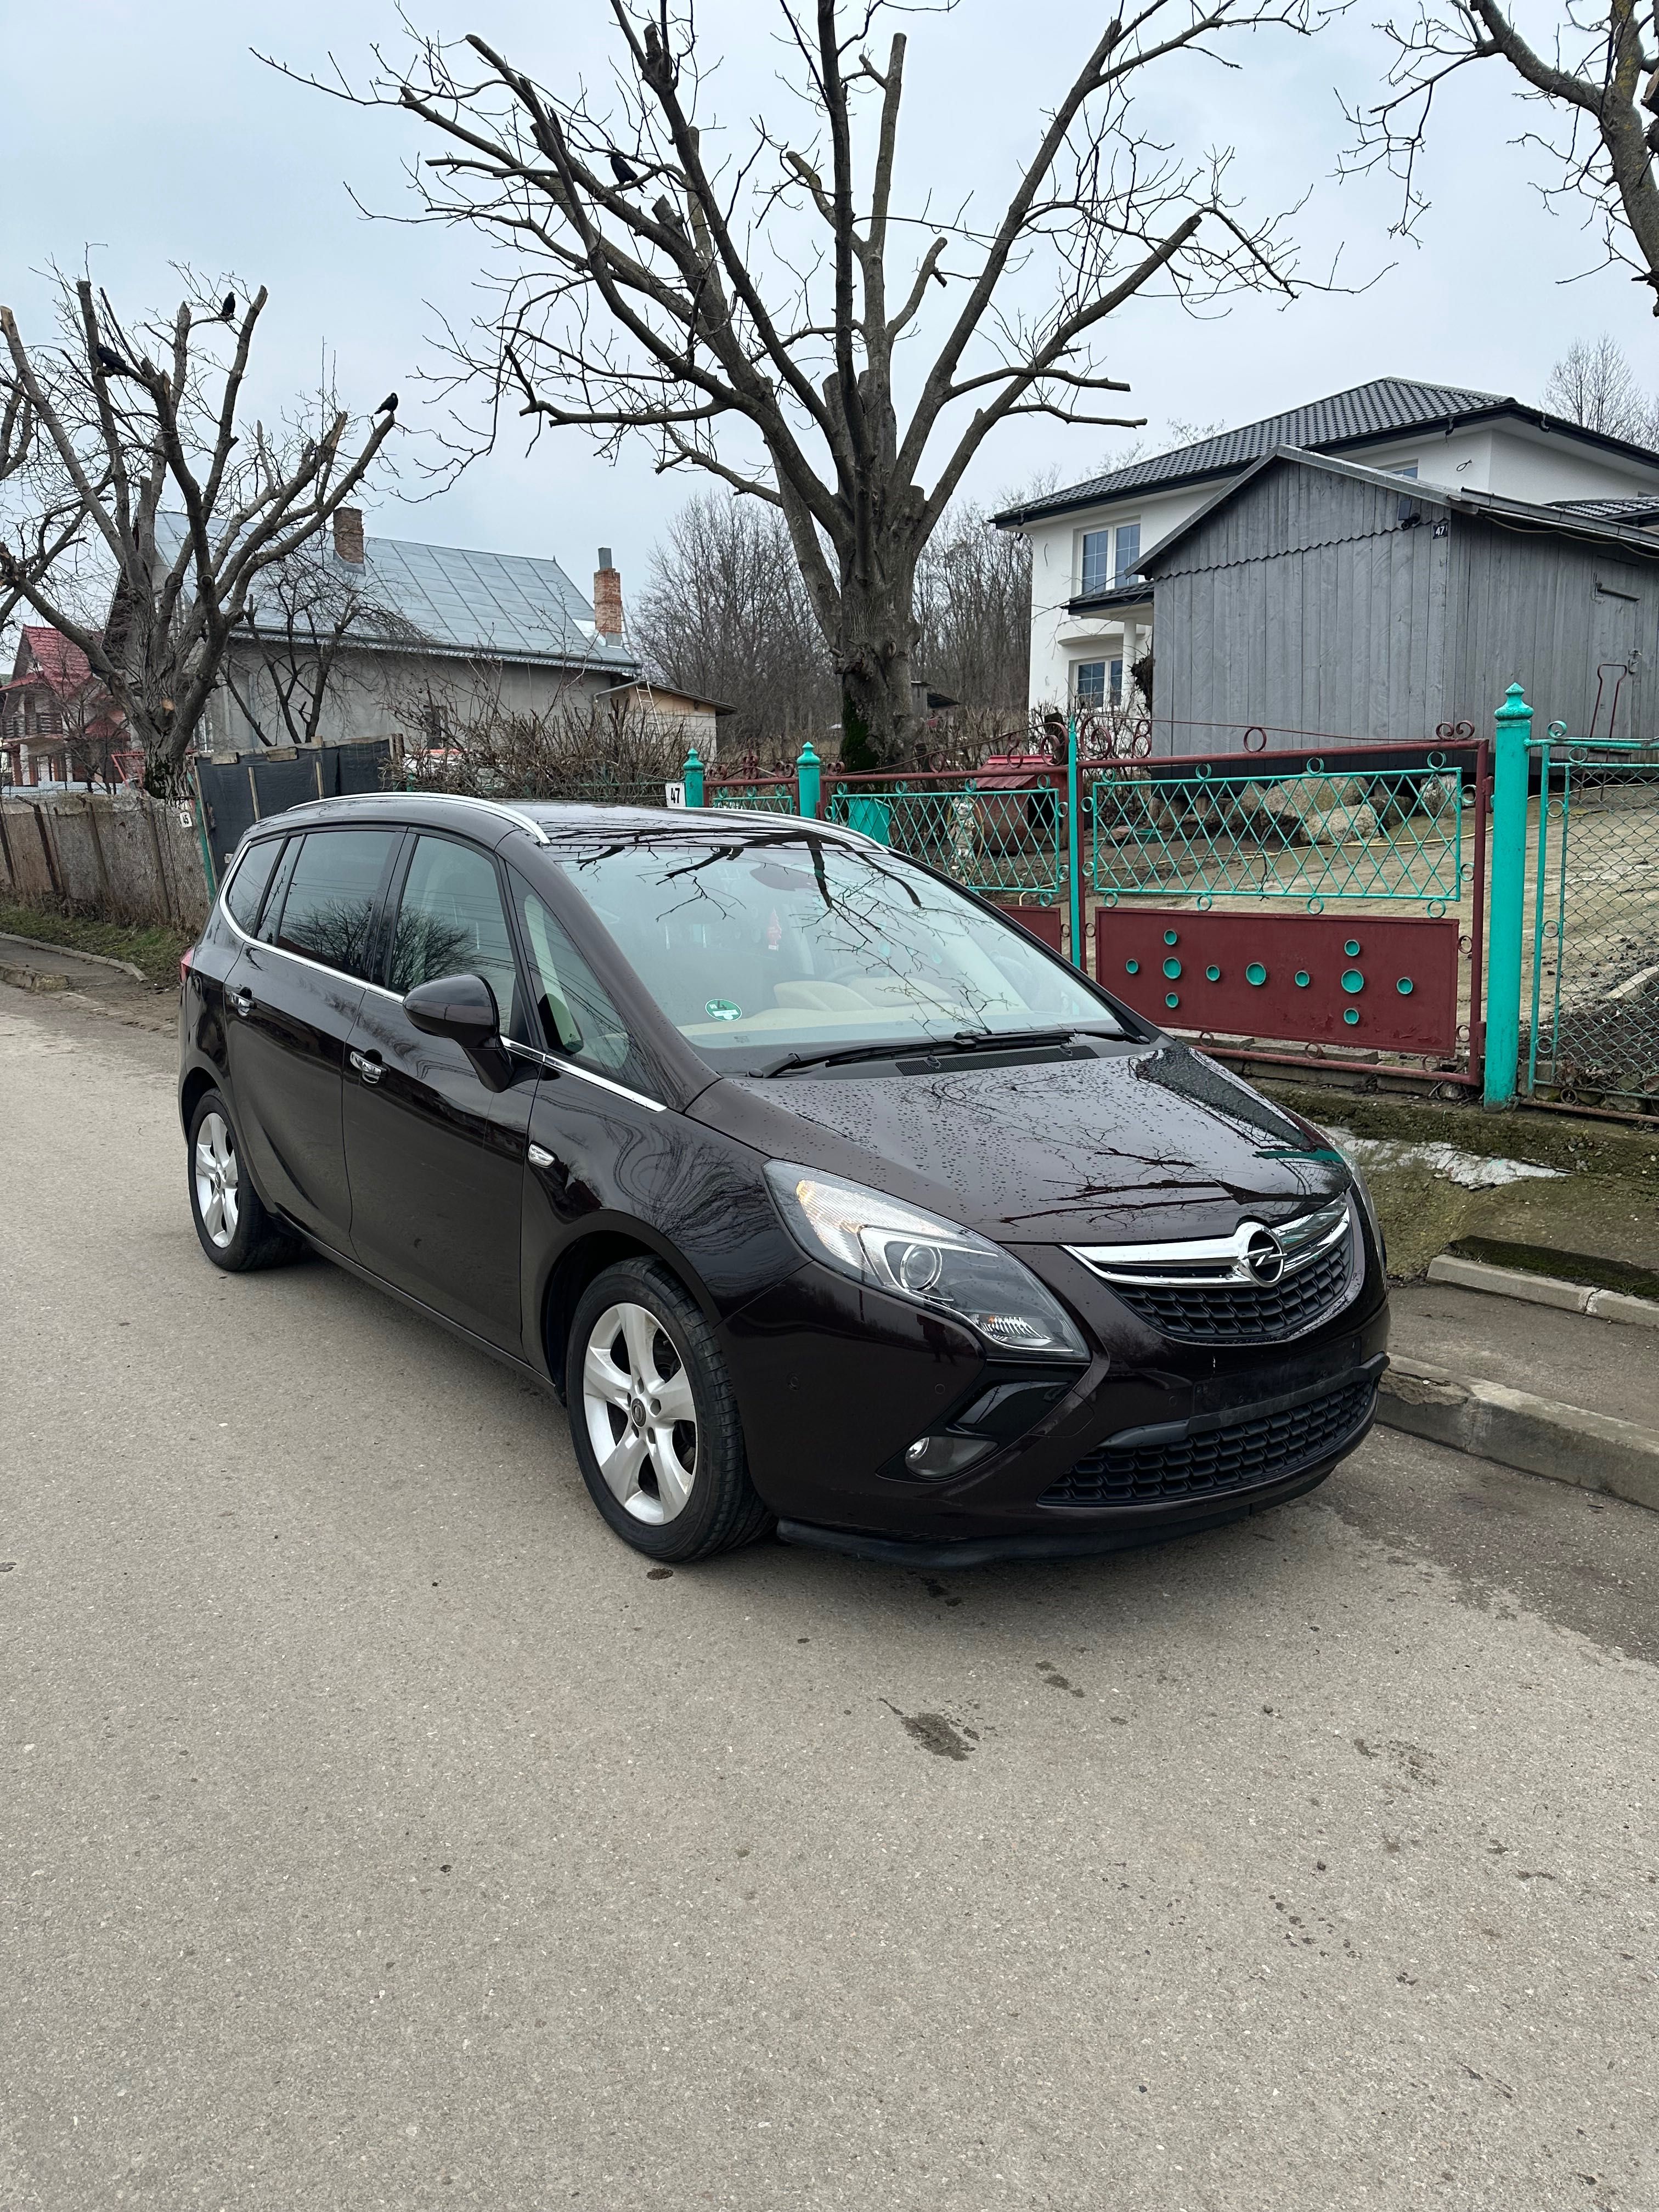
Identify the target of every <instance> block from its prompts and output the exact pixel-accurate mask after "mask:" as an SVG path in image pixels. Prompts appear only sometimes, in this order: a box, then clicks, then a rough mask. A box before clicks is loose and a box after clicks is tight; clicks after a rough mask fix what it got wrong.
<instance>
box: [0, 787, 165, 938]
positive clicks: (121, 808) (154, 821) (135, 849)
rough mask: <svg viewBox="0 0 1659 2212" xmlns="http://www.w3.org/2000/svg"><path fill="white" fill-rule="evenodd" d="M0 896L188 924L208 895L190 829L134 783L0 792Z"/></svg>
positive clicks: (111, 916)
mask: <svg viewBox="0 0 1659 2212" xmlns="http://www.w3.org/2000/svg"><path fill="white" fill-rule="evenodd" d="M0 896H4V897H7V898H12V899H17V900H21V902H23V903H24V904H26V905H57V904H60V903H63V902H67V903H68V904H70V906H74V907H78V908H82V909H83V910H85V911H86V912H88V913H90V914H96V915H100V917H102V918H103V919H105V920H106V921H125V922H134V923H137V924H140V925H145V924H153V923H161V924H164V925H169V926H171V927H174V928H180V929H187V930H190V931H191V932H194V931H195V930H196V929H197V928H198V927H200V926H201V924H202V922H203V921H204V920H205V919H206V916H207V910H208V903H209V901H208V893H207V886H206V884H205V882H204V878H203V874H202V857H201V849H200V847H199V846H198V844H197V838H196V832H195V830H194V829H193V828H190V827H186V825H185V823H184V821H183V820H182V819H181V817H180V816H179V811H178V809H177V808H176V807H172V806H165V805H162V804H161V802H160V801H159V800H156V799H149V798H146V797H144V796H143V794H141V793H132V794H131V795H129V794H126V793H122V794H120V795H118V797H116V798H113V799H112V798H109V797H108V796H106V794H105V793H101V792H98V793H92V794H91V795H89V796H88V794H86V793H70V794H68V795H65V796H59V797H53V798H50V799H32V800H31V799H0Z"/></svg>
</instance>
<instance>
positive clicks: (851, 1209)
mask: <svg viewBox="0 0 1659 2212" xmlns="http://www.w3.org/2000/svg"><path fill="white" fill-rule="evenodd" d="M766 1179H767V1181H768V1182H769V1183H770V1185H771V1186H772V1194H773V1196H774V1197H775V1199H776V1200H777V1201H778V1206H779V1209H780V1211H781V1213H782V1215H783V1218H784V1219H785V1221H786V1222H787V1224H788V1225H789V1228H790V1230H791V1231H792V1232H793V1235H794V1237H795V1239H796V1241H797V1243H799V1244H800V1245H801V1247H802V1248H803V1249H804V1250H805V1251H806V1252H808V1253H810V1254H811V1256H812V1258H813V1259H815V1260H823V1261H828V1263H829V1266H830V1267H836V1268H838V1269H839V1270H840V1272H841V1273H842V1274H843V1275H850V1276H851V1277H852V1278H853V1279H854V1281H855V1282H860V1283H867V1284H868V1285H870V1287H871V1288H872V1290H879V1291H889V1292H890V1294H891V1295H892V1296H894V1297H901V1298H908V1299H909V1300H910V1302H911V1303H912V1304H915V1305H921V1306H934V1307H938V1308H940V1309H941V1310H943V1311H945V1312H946V1313H951V1314H955V1315H956V1316H957V1317H958V1318H959V1319H960V1320H963V1321H965V1322H969V1323H970V1324H971V1326H972V1327H973V1328H976V1329H977V1330H978V1331H979V1333H980V1334H981V1336H982V1337H983V1338H984V1339H985V1340H986V1341H987V1343H988V1344H990V1345H992V1346H994V1347H995V1348H996V1349H997V1350H998V1351H999V1352H1015V1353H1018V1354H1022V1355H1024V1357H1026V1358H1040V1359H1087V1358H1088V1357H1089V1347H1088V1346H1087V1345H1086V1344H1085V1342H1084V1341H1083V1339H1082V1337H1081V1336H1080V1335H1079V1333H1078V1328H1077V1325H1076V1323H1075V1322H1073V1320H1072V1317H1071V1316H1070V1315H1069V1314H1068V1313H1067V1312H1066V1309H1065V1308H1064V1307H1063V1306H1062V1305H1061V1304H1060V1301H1059V1299H1058V1298H1056V1297H1054V1293H1053V1292H1052V1291H1049V1290H1048V1289H1046V1288H1045V1287H1044V1285H1042V1284H1041V1283H1040V1282H1039V1281H1038V1280H1037V1279H1036V1276H1035V1275H1034V1274H1033V1273H1031V1271H1030V1268H1029V1267H1024V1266H1023V1265H1022V1264H1021V1262H1020V1261H1018V1260H1016V1259H1015V1257H1014V1256H1013V1255H1012V1252H1005V1251H1004V1250H1003V1249H1002V1248H1001V1246H1000V1245H999V1244H993V1243H991V1242H990V1240H989V1238H988V1237H981V1236H978V1235H976V1234H975V1231H973V1230H971V1229H963V1228H962V1227H961V1226H960V1225H958V1224H957V1223H956V1222H953V1221H941V1220H939V1219H938V1218H936V1217H935V1216H934V1215H933V1214H930V1213H921V1212H918V1211H917V1209H916V1208H915V1206H905V1205H902V1203H901V1202H900V1201H899V1200H897V1199H896V1198H889V1197H887V1196H886V1195H885V1194H884V1193H883V1192H881V1191H878V1190H866V1189H865V1188H863V1186H862V1185H861V1184H859V1183H854V1182H841V1181H839V1180H838V1179H837V1178H836V1177H835V1176H826V1175H820V1174H819V1173H818V1172H817V1170H816V1169H815V1168H800V1167H792V1166H791V1165H790V1164H789V1163H788V1162H787V1161H785V1160H772V1161H769V1163H768V1164H767V1170H766Z"/></svg>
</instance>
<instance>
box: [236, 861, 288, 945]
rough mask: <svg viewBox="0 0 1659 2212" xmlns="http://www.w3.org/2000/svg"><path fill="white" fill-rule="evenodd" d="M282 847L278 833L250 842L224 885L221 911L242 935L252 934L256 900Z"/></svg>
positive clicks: (262, 897)
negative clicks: (223, 911) (223, 908)
mask: <svg viewBox="0 0 1659 2212" xmlns="http://www.w3.org/2000/svg"><path fill="white" fill-rule="evenodd" d="M282 849H283V841H282V839H281V838H280V837H262V838H261V839H260V840H259V842H258V844H257V845H250V846H249V847H248V848H247V850H246V853H244V854H243V855H242V858H241V860H240V864H239V866H238V867H237V869H236V872H235V873H234V875H233V876H232V878H231V879H230V881H229V883H228V884H226V886H225V911H226V913H227V914H228V915H229V916H230V918H231V920H232V921H234V923H235V925H236V927H237V928H238V929H240V931H241V933H242V934H243V936H244V937H252V934H253V929H254V925H255V923H256V922H257V921H258V919H259V908H260V904H261V902H263V900H264V895H265V892H266V890H267V889H268V888H269V885H270V877H271V871H272V870H273V869H274V868H275V866H276V855H277V854H279V853H280V852H281V851H282Z"/></svg>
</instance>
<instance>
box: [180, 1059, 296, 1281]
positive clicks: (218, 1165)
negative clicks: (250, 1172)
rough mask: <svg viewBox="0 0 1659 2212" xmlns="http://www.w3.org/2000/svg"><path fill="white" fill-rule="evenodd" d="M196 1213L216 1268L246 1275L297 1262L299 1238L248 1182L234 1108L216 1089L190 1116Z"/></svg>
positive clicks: (189, 1164) (190, 1176)
mask: <svg viewBox="0 0 1659 2212" xmlns="http://www.w3.org/2000/svg"><path fill="white" fill-rule="evenodd" d="M185 1174H186V1177H187V1180H188V1182H189V1186H190V1214H191V1220H192V1221H193V1222H194V1223H195V1224H196V1234H197V1237H199V1238H200V1240H201V1245H202V1249H203V1251H204V1252H205V1253H206V1254H207V1255H208V1258H209V1259H210V1260H211V1261H212V1262H213V1264H214V1266H215V1267H222V1268H224V1269H225V1271H226V1272H227V1273H229V1274H234V1275H235V1274H242V1273H246V1271H247V1270H248V1269H249V1268H251V1267H276V1265H277V1264H278V1263H279V1262H280V1261H283V1260H288V1259H291V1258H292V1257H293V1255H294V1254H295V1252H296V1251H298V1249H299V1242H298V1239H297V1238H296V1237H293V1236H292V1235H291V1234H290V1233H289V1231H287V1230H286V1229H284V1228H283V1226H282V1225H281V1224H280V1223H278V1222H276V1221H273V1220H272V1218H271V1217H270V1214H269V1213H267V1212H266V1211H265V1208H264V1205H263V1203H262V1202H261V1200H260V1197H259V1194H258V1191H257V1190H255V1189H254V1188H253V1185H252V1183H251V1182H249V1181H248V1178H247V1175H246V1170H244V1168H243V1164H242V1153H241V1147H240V1145H239V1143H238V1142H237V1138H236V1125H235V1123H234V1121H232V1120H231V1118H230V1109H229V1108H228V1106H227V1105H226V1103H225V1102H224V1100H223V1099H222V1097H220V1096H219V1093H218V1092H217V1091H209V1092H208V1093H207V1094H206V1096H205V1097H204V1098H203V1099H202V1101H201V1103H200V1104H199V1105H198V1106H197V1109H196V1111H195V1112H194V1113H193V1114H192V1115H191V1117H190V1150H189V1152H188V1154H187V1156H186V1164H185Z"/></svg>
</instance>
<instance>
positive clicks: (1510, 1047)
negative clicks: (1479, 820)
mask: <svg viewBox="0 0 1659 2212" xmlns="http://www.w3.org/2000/svg"><path fill="white" fill-rule="evenodd" d="M1492 720H1493V724H1494V726H1495V733H1496V755H1495V758H1494V761H1493V765H1492V873H1491V890H1490V892H1489V894H1488V906H1487V913H1488V917H1489V919H1488V922H1487V929H1486V1089H1485V1093H1484V1103H1486V1105H1487V1106H1489V1107H1494V1108H1497V1107H1504V1106H1512V1105H1513V1104H1514V1103H1515V1070H1516V1060H1518V1059H1519V1057H1520V1052H1521V953H1522V916H1523V913H1524V909H1525V907H1526V888H1527V740H1528V738H1529V737H1530V736H1531V735H1532V708H1530V707H1529V706H1528V704H1527V702H1526V696H1525V695H1524V693H1523V692H1522V689H1521V686H1520V685H1519V684H1510V688H1509V690H1508V692H1507V693H1506V695H1505V696H1504V703H1503V705H1502V706H1501V707H1500V708H1498V712H1497V714H1495V715H1494V716H1493V717H1492ZM1533 957H1534V959H1536V958H1537V957H1538V948H1537V947H1536V945H1534V947H1533Z"/></svg>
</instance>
